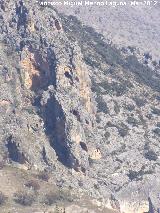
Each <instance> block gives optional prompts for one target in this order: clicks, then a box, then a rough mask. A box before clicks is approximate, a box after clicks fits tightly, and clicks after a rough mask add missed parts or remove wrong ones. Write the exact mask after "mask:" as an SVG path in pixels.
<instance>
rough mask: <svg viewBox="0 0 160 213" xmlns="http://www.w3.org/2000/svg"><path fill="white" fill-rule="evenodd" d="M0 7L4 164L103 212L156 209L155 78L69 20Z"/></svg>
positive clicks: (35, 9) (159, 129)
mask: <svg viewBox="0 0 160 213" xmlns="http://www.w3.org/2000/svg"><path fill="white" fill-rule="evenodd" d="M0 6H1V16H0V18H1V26H0V32H1V37H0V38H1V42H0V45H1V48H0V56H1V57H0V58H1V62H0V67H1V77H0V81H1V84H0V93H1V95H0V98H1V100H0V110H1V112H0V113H1V118H0V125H1V128H0V131H1V133H0V137H1V143H0V146H1V149H0V152H1V155H0V157H1V161H5V163H7V164H9V165H10V164H11V165H12V166H17V167H20V168H22V169H29V170H31V172H35V171H43V170H44V169H45V170H46V171H50V172H51V174H52V177H53V178H52V181H53V182H54V183H56V184H57V185H61V187H70V188H72V189H73V190H78V191H79V193H80V194H81V193H88V194H89V195H90V196H91V197H93V198H94V199H98V200H99V203H100V205H101V207H102V208H103V207H109V208H111V209H115V210H117V211H119V212H125V213H132V212H134V213H138V212H140V213H141V212H144V211H148V209H149V202H148V198H149V199H151V201H152V202H153V204H154V206H155V208H158V200H157V195H158V193H159V192H158V187H159V167H160V158H159V155H160V149H159V135H160V126H159V122H160V119H159V116H160V104H159V100H160V97H159V91H160V84H159V79H160V76H159V75H158V74H154V73H153V72H152V70H150V68H149V67H147V66H144V65H142V64H140V63H139V62H138V60H137V58H136V55H134V54H133V55H130V56H127V57H126V56H124V55H123V54H122V52H121V51H120V50H118V49H116V48H115V47H114V46H112V45H111V44H108V43H106V42H105V39H104V38H103V36H102V35H101V34H98V33H96V32H95V31H94V30H93V29H92V28H91V27H87V26H84V25H83V24H81V22H80V21H78V20H77V19H76V18H75V17H73V16H65V15H63V14H61V13H58V12H57V11H56V10H55V9H54V8H51V7H40V6H39V5H38V4H37V3H36V2H35V3H33V2H32V3H30V2H29V1H28V2H25V3H24V2H23V1H15V2H13V1H12V0H10V1H7V2H1V3H0ZM77 193H78V192H77ZM79 196H80V195H79ZM77 211H78V210H77ZM97 211H98V210H97Z"/></svg>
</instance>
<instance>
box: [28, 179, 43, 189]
mask: <svg viewBox="0 0 160 213" xmlns="http://www.w3.org/2000/svg"><path fill="white" fill-rule="evenodd" d="M25 186H26V187H28V188H30V189H33V190H35V191H38V190H39V189H40V185H39V183H38V182H37V181H35V180H30V181H28V182H27V183H25Z"/></svg>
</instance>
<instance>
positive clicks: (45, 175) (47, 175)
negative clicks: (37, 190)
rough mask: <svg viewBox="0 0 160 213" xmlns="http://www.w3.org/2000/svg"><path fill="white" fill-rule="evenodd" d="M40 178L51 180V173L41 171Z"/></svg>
mask: <svg viewBox="0 0 160 213" xmlns="http://www.w3.org/2000/svg"><path fill="white" fill-rule="evenodd" d="M38 178H39V179H40V180H43V181H47V182H48V181H49V179H50V176H49V174H48V172H46V171H41V172H40V173H39V174H38Z"/></svg>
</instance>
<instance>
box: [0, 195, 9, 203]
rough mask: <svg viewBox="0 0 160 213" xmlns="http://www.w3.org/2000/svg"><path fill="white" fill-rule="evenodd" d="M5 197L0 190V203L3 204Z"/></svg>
mask: <svg viewBox="0 0 160 213" xmlns="http://www.w3.org/2000/svg"><path fill="white" fill-rule="evenodd" d="M7 199H8V198H7V197H6V196H5V195H4V194H3V192H0V205H4V204H5V202H6V200H7Z"/></svg>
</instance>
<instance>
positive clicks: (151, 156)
mask: <svg viewBox="0 0 160 213" xmlns="http://www.w3.org/2000/svg"><path fill="white" fill-rule="evenodd" d="M144 157H145V158H146V159H148V160H150V161H151V160H153V161H156V160H157V159H158V156H157V154H156V153H155V152H154V151H153V150H148V151H147V152H145V154H144Z"/></svg>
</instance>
